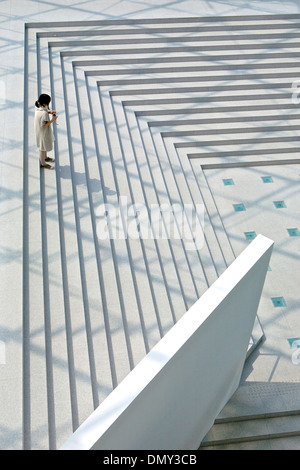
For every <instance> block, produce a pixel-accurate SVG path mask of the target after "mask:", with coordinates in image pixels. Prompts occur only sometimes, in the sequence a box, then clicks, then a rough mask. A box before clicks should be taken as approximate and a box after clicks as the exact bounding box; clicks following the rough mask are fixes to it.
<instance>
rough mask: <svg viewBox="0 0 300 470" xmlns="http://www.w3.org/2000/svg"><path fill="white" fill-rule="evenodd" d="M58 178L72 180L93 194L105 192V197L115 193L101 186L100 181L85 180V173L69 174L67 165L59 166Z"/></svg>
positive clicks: (94, 179) (69, 170)
mask: <svg viewBox="0 0 300 470" xmlns="http://www.w3.org/2000/svg"><path fill="white" fill-rule="evenodd" d="M58 171H59V176H60V178H63V179H68V180H71V179H73V180H74V183H75V185H84V186H87V187H88V189H89V190H90V191H91V192H93V193H98V192H100V191H103V189H104V190H105V194H106V195H114V194H116V191H114V190H112V189H110V188H107V187H105V186H103V185H102V184H101V181H100V180H99V179H97V178H87V176H86V174H85V173H79V172H76V171H75V172H74V173H73V174H72V173H71V168H70V166H69V165H64V166H59V168H58Z"/></svg>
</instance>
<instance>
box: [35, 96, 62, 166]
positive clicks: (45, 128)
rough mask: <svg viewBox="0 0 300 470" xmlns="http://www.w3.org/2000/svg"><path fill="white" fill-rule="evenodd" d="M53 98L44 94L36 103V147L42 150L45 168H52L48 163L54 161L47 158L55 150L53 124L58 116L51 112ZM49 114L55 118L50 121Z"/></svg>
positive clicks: (42, 162)
mask: <svg viewBox="0 0 300 470" xmlns="http://www.w3.org/2000/svg"><path fill="white" fill-rule="evenodd" d="M50 102H51V97H50V96H49V95H46V94H42V95H41V96H40V97H39V99H38V100H37V101H36V102H35V107H36V110H35V119H34V127H35V135H36V145H37V147H38V148H39V149H40V161H41V166H42V167H44V168H49V169H50V168H52V167H51V165H49V164H48V163H47V162H53V161H54V159H53V158H50V157H47V152H50V150H52V148H53V137H52V129H51V124H52V122H54V121H56V119H57V116H56V114H55V111H49V104H50ZM49 114H52V115H53V117H52V119H51V120H50V117H49Z"/></svg>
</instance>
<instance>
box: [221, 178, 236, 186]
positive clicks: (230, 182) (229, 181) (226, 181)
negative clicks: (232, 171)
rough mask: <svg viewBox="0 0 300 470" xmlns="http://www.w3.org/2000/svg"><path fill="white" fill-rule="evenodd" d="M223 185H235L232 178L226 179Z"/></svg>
mask: <svg viewBox="0 0 300 470" xmlns="http://www.w3.org/2000/svg"><path fill="white" fill-rule="evenodd" d="M223 183H224V185H225V186H232V185H233V184H234V181H233V179H232V178H226V179H224V180H223Z"/></svg>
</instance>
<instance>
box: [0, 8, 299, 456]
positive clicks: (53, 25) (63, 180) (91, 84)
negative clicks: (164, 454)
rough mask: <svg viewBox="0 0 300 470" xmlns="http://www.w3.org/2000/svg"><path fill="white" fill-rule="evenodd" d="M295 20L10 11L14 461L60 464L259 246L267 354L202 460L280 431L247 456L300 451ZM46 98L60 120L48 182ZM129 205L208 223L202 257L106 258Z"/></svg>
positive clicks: (4, 261)
mask: <svg viewBox="0 0 300 470" xmlns="http://www.w3.org/2000/svg"><path fill="white" fill-rule="evenodd" d="M299 13H300V8H299V2H297V1H290V2H285V3H284V4H281V3H279V2H268V3H262V2H254V3H253V2H251V3H250V5H249V4H248V3H246V2H242V1H236V2H231V3H228V2H217V1H209V2H204V1H178V2H172V3H170V2H165V1H156V2H153V1H151V2H144V1H140V2H133V1H132V2H131V1H124V2H119V3H118V2H112V1H101V2H98V1H91V2H77V3H75V4H74V2H71V1H64V2H56V3H51V4H50V3H49V2H43V1H39V2H34V1H22V2H21V1H17V0H12V1H2V2H1V3H0V14H1V17H0V21H1V66H0V67H1V74H0V110H1V129H0V142H1V144H0V145H1V157H0V177H1V185H0V188H1V193H0V196H1V212H0V217H1V223H0V250H1V251H0V254H1V263H0V286H1V291H0V301H1V319H0V341H1V356H0V406H1V410H0V411H1V412H0V426H1V434H0V447H1V448H2V449H22V448H30V449H49V448H58V447H60V445H61V444H62V443H63V442H64V441H65V440H66V439H67V438H68V437H69V436H70V435H71V434H72V432H73V431H74V430H75V429H76V428H77V427H78V425H79V424H81V423H82V422H83V420H84V419H86V418H87V417H88V416H89V415H90V413H91V412H92V411H93V410H94V409H95V407H97V406H98V405H99V403H101V402H102V400H103V399H104V398H105V397H106V396H108V395H109V393H110V392H111V391H112V390H113V388H114V387H115V386H116V385H117V384H118V383H120V381H121V380H122V379H123V378H124V377H126V375H127V374H128V373H129V372H130V370H132V368H133V367H134V366H135V365H136V364H137V363H138V362H139V361H140V360H141V359H142V358H143V357H144V355H145V354H146V353H147V352H148V351H149V350H150V349H151V348H152V347H153V346H154V345H155V344H156V343H157V341H159V339H160V338H161V337H163V336H164V334H165V333H166V332H167V331H169V329H170V328H171V326H172V325H173V324H174V323H176V321H177V320H178V319H179V318H180V317H181V316H182V315H183V314H184V313H185V312H186V311H187V310H188V308H189V307H190V306H191V305H192V304H193V303H194V302H195V301H196V300H197V299H198V298H199V297H200V296H201V294H202V293H204V292H205V291H206V289H207V288H208V287H209V286H210V285H211V284H212V283H213V282H214V281H215V280H216V279H217V278H218V277H219V276H220V275H221V274H222V272H224V271H225V269H226V267H227V266H228V265H230V264H231V263H232V261H233V260H234V259H235V258H236V257H237V256H238V255H239V254H240V253H241V252H242V251H243V249H244V248H245V247H246V246H247V244H248V243H249V241H251V239H252V238H253V237H255V236H256V235H257V234H259V233H261V234H263V235H265V236H267V237H270V238H271V239H272V240H274V241H275V246H274V252H273V256H272V262H271V265H270V268H269V269H270V270H269V271H268V273H267V279H266V283H265V288H264V292H263V296H262V300H261V304H260V307H259V312H258V318H259V324H258V325H257V329H256V330H255V332H254V343H255V346H256V347H255V349H254V351H252V354H251V356H250V357H249V358H248V360H247V362H246V365H245V368H244V373H243V376H242V381H241V384H240V387H239V389H238V391H237V392H236V394H235V396H234V398H233V400H231V401H230V402H229V404H228V405H227V406H226V407H225V408H224V410H223V412H222V413H221V415H220V420H221V422H220V424H221V425H222V426H223V425H224V424H225V431H223V430H222V436H221V438H220V440H219V442H217V440H216V439H215V437H213V438H212V437H208V439H207V446H206V449H209V448H211V446H216V445H217V448H220V442H223V444H222V445H230V446H233V447H237V446H238V445H239V446H240V445H244V446H247V445H248V444H240V443H238V442H237V440H236V441H233V442H229V441H228V440H227V441H226V429H229V424H228V422H229V421H230V420H232V419H233V420H234V421H237V420H238V421H239V423H241V422H242V424H243V423H244V421H243V418H245V417H246V418H251V419H252V418H253V417H255V416H257V415H258V416H259V417H261V416H262V415H264V414H266V413H268V419H269V420H271V422H270V421H269V422H268V423H266V422H265V421H264V420H261V419H260V420H259V423H260V424H261V423H264V426H265V430H260V429H259V427H258V424H257V423H258V421H255V423H254V427H255V431H254V435H262V434H263V433H264V436H266V435H269V436H270V435H272V437H273V438H272V439H271V440H267V439H265V438H264V439H263V440H260V439H259V436H258V437H257V439H256V440H254V441H253V440H252V439H250V440H251V442H252V444H251V446H252V447H253V448H255V446H256V447H257V448H258V447H259V446H262V445H263V446H265V447H268V448H289V447H292V446H293V447H295V448H299V447H300V446H299V440H298V439H299V437H298V436H297V432H296V431H295V428H294V427H293V426H295V427H296V430H297V429H298V430H299V426H298V425H297V423H296V424H294V423H292V421H291V420H290V418H292V417H293V418H294V414H295V413H297V412H298V410H299V409H300V406H299V405H300V404H299V396H300V392H299V367H300V365H299V363H298V362H297V355H296V354H295V352H297V351H296V349H297V348H296V347H295V345H297V338H298V337H300V331H299V291H298V284H299V281H298V280H299V277H300V276H299V240H300V238H299V236H298V232H297V230H298V231H300V217H299V207H300V205H299V191H298V190H297V188H298V186H299V174H300V171H299V170H300V164H299V136H298V134H299V120H300V117H299V112H298V111H299V104H298V103H297V97H298V95H297V85H296V88H295V86H294V87H293V83H294V84H295V83H297V79H298V78H300V74H299V72H300V71H299V67H298V62H297V57H298V55H299V50H300V46H299V44H298V41H299V31H300V29H299V23H300V20H299V16H297V15H299ZM270 14H272V15H273V14H277V15H279V16H277V17H273V18H272V20H271V21H270V19H268V18H266V15H270ZM243 15H254V18H253V17H252V16H251V18H249V17H248V19H247V18H244V19H243V18H242V16H243ZM282 15H296V16H290V17H286V16H282ZM220 16H226V17H228V16H230V17H233V19H232V20H231V21H228V19H227V20H225V21H224V19H222V18H219V20H218V17H220ZM201 17H206V18H208V17H209V18H210V20H209V21H208V22H205V21H202V22H201V19H199V18H201ZM256 18H257V19H258V21H256ZM118 20H121V23H120V22H118ZM211 21H212V23H211ZM58 22H59V23H58ZM97 22H98V23H97ZM212 24H215V25H217V26H218V28H219V32H218V34H219V35H220V36H222V40H221V41H220V40H217V38H216V34H215V33H214V35H213V36H212V30H214V27H212V26H211V25H212ZM229 24H231V27H230V28H228V25H229ZM266 24H267V25H268V26H267V27H266ZM25 25H26V28H25ZM199 25H201V28H202V33H200V35H199V29H198V28H199ZM226 25H227V26H226ZM234 25H235V27H234ZM238 25H240V27H238V28H237V27H236V26H238ZM245 25H246V26H245ZM259 25H260V26H259ZM241 26H242V27H241ZM99 28H100V29H101V30H102V32H103V34H102V36H101V34H100V35H99ZM176 28H177V29H176ZM124 30H126V35H125V36H124ZM97 31H98V33H97ZM121 31H122V32H121ZM233 35H238V36H239V38H238V39H237V38H236V37H234V36H233ZM135 38H138V41H135V40H134V39H135ZM203 40H205V47H206V50H204V49H203V51H202V52H201V47H203V44H204V43H203V42H202V41H203ZM99 41H102V42H100V43H99ZM224 41H225V42H224ZM84 42H86V44H84ZM99 45H100V46H101V47H100V48H99ZM264 45H265V47H264ZM174 47H175V48H176V47H177V49H174V51H176V52H175V53H174V51H173V52H172V48H174ZM116 48H117V49H116ZM157 48H159V49H160V50H159V51H157V50H156V49H157ZM122 49H123V50H122ZM132 49H133V50H132ZM231 54H238V55H237V56H236V58H235V59H234V60H232V58H231V59H230V57H228V56H230V55H231ZM225 56H226V57H225ZM149 59H150V60H149ZM236 67H239V68H236ZM242 74H245V75H244V76H243V79H242V80H239V78H240V77H241V76H242ZM40 91H43V92H49V93H50V94H51V95H52V96H53V104H54V105H55V107H56V109H57V112H58V114H59V120H58V126H57V127H55V128H54V131H55V137H56V140H55V150H54V153H53V156H55V158H56V165H55V170H53V171H49V172H47V173H46V172H42V171H40V168H39V163H38V155H37V151H36V148H35V144H34V135H33V113H34V101H35V100H36V99H37V95H38V93H39V92H40ZM293 94H294V95H293ZM293 96H294V99H293ZM205 102H206V104H205ZM266 178H267V179H266ZM268 178H269V180H268ZM118 196H127V197H128V200H129V202H131V199H133V200H134V201H135V202H136V203H140V204H141V203H144V202H145V201H148V202H147V203H149V202H158V201H159V202H160V203H170V202H178V201H180V202H181V203H182V204H184V203H186V204H188V203H191V202H193V203H194V204H195V203H201V204H204V206H205V219H204V235H205V240H204V243H203V246H202V247H201V248H200V249H199V250H198V251H187V250H185V247H184V246H183V245H182V244H181V243H180V240H176V243H169V242H168V240H165V241H163V242H162V243H161V241H156V240H150V241H149V240H147V241H145V243H143V244H137V243H135V242H133V241H131V240H129V241H128V240H127V241H124V240H119V242H118V243H111V242H110V240H106V241H101V243H99V241H98V237H97V221H98V219H99V212H97V211H99V207H101V204H102V203H103V202H107V203H112V202H115V201H116V200H117V199H118ZM97 217H98V218H97ZM158 242H159V243H158ZM108 331H110V335H107V332H108ZM262 332H263V333H264V337H263V338H262V336H261V334H262ZM256 340H257V341H258V342H257V341H256ZM110 341H111V342H110ZM103 345H105V347H103ZM112 366H113V367H112ZM66 384H68V386H66ZM279 417H280V419H281V420H282V419H283V423H284V426H282V427H281V428H280V426H279V425H278V426H277V427H275V428H274V431H273V427H274V423H275V421H274V419H278V418H279ZM222 420H223V421H222ZM272 420H273V421H272ZM248 421H250V419H248ZM251 424H253V423H251ZM231 425H232V423H231V421H230V426H231ZM266 429H267V431H266ZM282 429H284V430H282ZM213 432H214V436H215V435H216V434H218V432H219V431H217V430H215V431H213ZM240 434H241V433H240ZM224 436H225V437H224ZM292 436H293V438H292ZM250 437H251V434H250Z"/></svg>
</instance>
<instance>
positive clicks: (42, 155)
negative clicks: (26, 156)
mask: <svg viewBox="0 0 300 470" xmlns="http://www.w3.org/2000/svg"><path fill="white" fill-rule="evenodd" d="M46 157H47V152H46V151H45V150H40V161H41V165H42V166H45V163H46Z"/></svg>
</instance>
